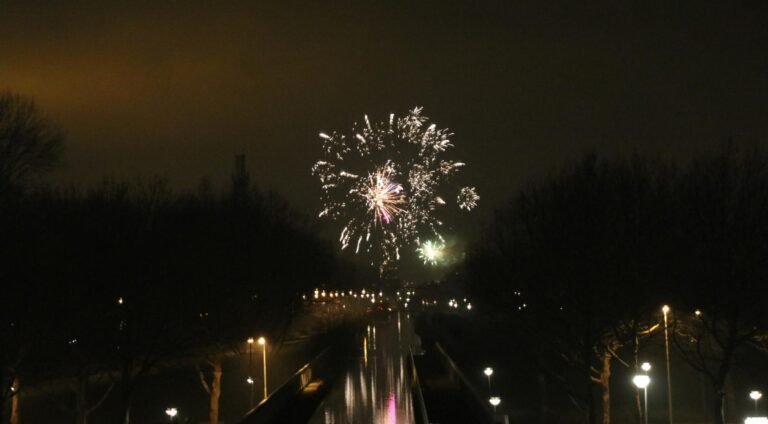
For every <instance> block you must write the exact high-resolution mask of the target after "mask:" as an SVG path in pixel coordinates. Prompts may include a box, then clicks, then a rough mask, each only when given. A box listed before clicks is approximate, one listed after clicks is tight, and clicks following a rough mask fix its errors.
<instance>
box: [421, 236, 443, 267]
mask: <svg viewBox="0 0 768 424" xmlns="http://www.w3.org/2000/svg"><path fill="white" fill-rule="evenodd" d="M443 249H445V245H444V244H443V243H440V242H433V241H427V242H426V243H424V244H422V245H421V246H419V248H418V249H416V251H417V252H418V253H419V258H421V260H422V261H424V263H425V264H430V265H437V262H438V261H439V260H440V258H441V257H442V255H443Z"/></svg>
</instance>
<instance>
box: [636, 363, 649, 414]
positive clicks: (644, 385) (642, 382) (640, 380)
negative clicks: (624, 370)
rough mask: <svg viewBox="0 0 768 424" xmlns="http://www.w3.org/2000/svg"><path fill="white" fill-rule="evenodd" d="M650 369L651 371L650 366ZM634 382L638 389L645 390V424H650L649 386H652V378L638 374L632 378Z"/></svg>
mask: <svg viewBox="0 0 768 424" xmlns="http://www.w3.org/2000/svg"><path fill="white" fill-rule="evenodd" d="M646 364H647V362H646ZM643 365H645V364H643ZM648 368H649V369H650V366H649V367H648ZM632 382H633V383H635V386H637V388H638V389H643V422H645V424H648V385H649V384H651V377H648V375H646V374H638V375H636V376H634V377H633V378H632Z"/></svg>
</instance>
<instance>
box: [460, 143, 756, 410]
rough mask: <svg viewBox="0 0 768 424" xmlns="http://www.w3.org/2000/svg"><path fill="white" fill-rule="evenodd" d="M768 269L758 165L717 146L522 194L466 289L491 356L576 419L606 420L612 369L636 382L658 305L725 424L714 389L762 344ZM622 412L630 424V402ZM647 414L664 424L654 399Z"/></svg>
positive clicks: (595, 168) (660, 388)
mask: <svg viewBox="0 0 768 424" xmlns="http://www.w3.org/2000/svg"><path fill="white" fill-rule="evenodd" d="M766 258H768V155H766V154H765V152H763V151H760V150H759V149H753V148H743V149H738V148H736V147H735V146H734V145H733V144H728V145H727V146H724V147H723V148H722V150H721V151H720V152H719V153H717V154H712V155H709V156H705V157H700V158H698V159H696V160H694V161H693V162H692V163H691V164H689V165H686V166H674V165H673V164H671V163H670V162H666V161H663V160H661V159H650V158H644V157H641V156H639V155H635V156H634V157H632V158H629V159H606V158H601V157H599V156H598V155H596V154H590V155H587V156H586V157H585V158H584V159H583V160H581V161H580V162H578V163H576V164H573V165H571V166H568V167H565V168H563V169H561V170H559V171H558V172H555V173H553V174H552V175H550V176H549V177H548V178H544V179H542V180H539V181H536V182H533V183H531V184H529V185H528V186H526V187H525V188H523V189H522V190H521V191H520V192H519V194H518V195H517V196H516V197H515V198H514V199H512V200H511V201H510V202H509V203H508V204H507V205H506V206H504V207H502V208H500V209H499V210H497V212H496V215H495V218H494V220H493V222H492V224H491V225H490V227H489V228H488V230H487V232H486V233H485V236H484V237H483V238H482V240H481V242H480V243H478V244H477V245H475V247H474V249H473V251H472V252H470V254H469V255H468V261H467V264H466V267H467V268H466V270H465V272H464V278H465V279H466V286H467V289H468V290H469V291H471V292H472V293H473V294H474V295H475V296H477V297H479V298H480V299H482V301H483V305H482V307H484V308H486V309H487V310H489V311H490V314H491V315H492V317H493V318H492V320H493V321H492V322H494V323H495V324H494V333H496V332H499V333H501V334H503V335H504V336H503V337H502V338H501V339H500V340H498V343H499V345H500V349H508V351H509V352H516V355H518V356H517V358H523V360H524V362H525V363H527V364H532V365H535V369H536V370H537V372H538V374H539V376H540V378H542V379H544V380H546V381H548V382H549V385H551V386H552V387H557V388H558V391H560V393H563V394H565V395H566V396H567V397H568V398H569V399H570V400H571V406H570V407H567V408H565V409H562V410H558V409H550V408H552V407H553V405H551V404H547V400H546V399H545V398H544V397H541V398H539V399H538V400H537V402H538V403H539V405H540V408H541V413H543V414H544V416H547V413H549V414H552V413H555V414H566V411H567V410H571V411H575V410H577V409H580V408H583V409H582V410H583V415H581V416H582V417H583V419H581V420H579V422H588V423H603V424H607V423H609V422H610V420H611V417H612V416H614V417H615V416H616V414H615V413H612V410H611V404H612V402H611V399H612V397H611V394H612V392H613V393H614V394H616V393H617V389H614V390H612V386H611V381H612V379H611V377H612V369H613V368H612V367H615V366H619V367H621V368H624V367H629V368H630V369H633V370H635V372H640V370H639V361H640V360H641V359H642V358H643V355H648V353H647V351H648V349H649V348H650V347H651V345H652V344H651V343H650V342H649V341H647V340H646V339H648V338H649V337H651V336H653V335H657V336H658V337H656V338H655V340H656V342H654V343H653V344H657V343H658V340H659V337H661V340H663V317H662V311H661V307H662V305H664V304H668V305H670V306H671V311H670V314H669V317H668V318H669V323H668V328H669V331H670V334H669V337H670V339H671V340H670V344H672V349H673V352H672V355H673V359H674V360H675V361H680V362H681V363H682V362H685V363H687V364H688V365H690V366H691V367H692V368H693V369H695V370H696V371H697V372H699V373H700V375H701V377H702V378H703V379H704V381H707V382H708V383H709V385H710V388H711V392H712V393H713V394H714V396H713V401H712V405H711V408H710V411H711V412H710V413H709V416H710V417H711V420H712V422H713V423H717V424H722V423H724V422H726V420H727V421H728V422H731V421H732V420H734V419H736V418H737V416H736V415H735V405H729V406H728V407H727V408H726V394H727V391H728V390H729V389H728V388H727V385H726V383H727V382H728V381H729V379H730V378H731V375H732V372H733V370H734V369H735V367H736V366H737V365H740V364H739V363H738V361H742V360H746V358H747V357H748V356H747V355H748V354H755V353H756V352H761V351H765V350H766V347H768V344H766V341H768V337H767V336H768V284H766V281H768V261H766ZM481 310H482V309H481ZM662 343H663V342H662ZM663 346H664V345H663V344H662V349H663ZM662 352H663V350H662ZM510 361H512V360H511V359H510ZM761 363H762V364H764V363H765V358H764V357H763V359H762V360H761V361H757V362H755V361H754V360H753V361H752V362H750V366H752V367H753V369H755V370H759V369H761V370H762V372H765V370H766V369H765V367H764V366H762V367H761V365H760V364H761ZM656 365H657V367H658V368H657V369H662V370H663V366H664V365H663V363H662V364H656ZM742 365H743V364H742ZM754 367H757V368H754ZM629 372H632V371H629ZM659 372H660V373H663V371H659ZM657 375H659V376H661V375H663V374H657ZM763 377H765V375H763ZM544 380H542V381H544ZM757 380H759V378H757ZM757 380H756V381H757ZM763 382H764V381H763ZM533 384H534V385H536V383H533ZM621 384H622V385H624V386H626V382H622V383H621ZM740 389H741V391H740V392H739V394H738V396H739V397H741V396H743V397H744V398H746V393H747V392H748V391H746V390H747V389H748V388H746V387H742V388H740ZM653 390H654V392H655V393H659V392H663V393H666V387H665V385H664V379H662V380H658V379H657V380H656V383H654V386H653ZM677 390H679V392H677ZM689 390H690V387H685V384H679V385H678V388H677V389H676V392H677V393H678V394H680V393H681V392H685V391H689ZM730 390H733V388H732V387H731V388H730ZM633 392H634V391H633ZM638 393H639V392H638ZM635 395H636V394H633V395H632V396H633V397H634V396H635ZM622 403H623V404H625V405H629V404H636V405H637V407H638V414H636V415H635V417H634V418H632V420H633V421H637V420H639V412H640V411H641V409H640V408H639V406H640V401H639V398H638V399H632V398H631V397H627V398H625V399H624V400H623V402H622ZM678 405H679V403H678ZM573 406H576V407H577V408H576V409H574V408H573ZM654 408H655V409H654V410H656V411H658V412H659V413H661V412H662V411H664V414H663V416H666V402H664V403H663V404H662V405H658V404H657V405H656V406H655V407H654ZM726 414H730V416H726ZM566 415H567V414H566ZM624 416H625V417H626V415H624ZM552 417H553V416H552V415H550V418H551V419H553V418H552ZM553 422H554V421H553Z"/></svg>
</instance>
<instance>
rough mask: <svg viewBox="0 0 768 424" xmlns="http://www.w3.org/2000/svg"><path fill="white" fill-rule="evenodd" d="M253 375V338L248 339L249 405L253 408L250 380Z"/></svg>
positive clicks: (251, 380) (251, 381)
mask: <svg viewBox="0 0 768 424" xmlns="http://www.w3.org/2000/svg"><path fill="white" fill-rule="evenodd" d="M252 373H253V337H248V379H247V380H246V381H248V384H250V385H251V403H250V406H251V408H253V406H254V396H253V378H251V374H252Z"/></svg>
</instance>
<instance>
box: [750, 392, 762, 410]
mask: <svg viewBox="0 0 768 424" xmlns="http://www.w3.org/2000/svg"><path fill="white" fill-rule="evenodd" d="M749 397H750V398H752V400H754V401H755V416H757V401H758V400H760V398H761V397H763V393H762V392H759V391H757V390H752V391H751V392H749Z"/></svg>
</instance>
